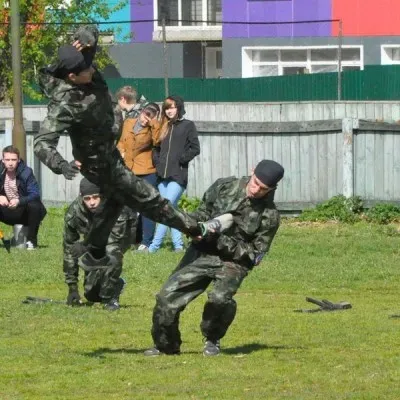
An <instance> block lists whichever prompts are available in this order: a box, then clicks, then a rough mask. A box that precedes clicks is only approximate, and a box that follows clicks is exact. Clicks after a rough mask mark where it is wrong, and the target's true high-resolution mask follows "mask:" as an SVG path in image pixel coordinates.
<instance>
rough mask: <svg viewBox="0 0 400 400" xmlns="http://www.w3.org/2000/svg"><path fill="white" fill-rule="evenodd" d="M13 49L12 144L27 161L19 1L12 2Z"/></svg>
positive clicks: (13, 0) (12, 0)
mask: <svg viewBox="0 0 400 400" xmlns="http://www.w3.org/2000/svg"><path fill="white" fill-rule="evenodd" d="M10 3H11V48H12V74H13V92H14V96H13V108H14V125H13V130H12V144H13V146H15V147H17V148H18V149H19V151H20V156H21V158H22V159H23V160H25V161H26V134H25V129H24V123H23V115H22V79H21V34H20V20H19V0H11V2H10Z"/></svg>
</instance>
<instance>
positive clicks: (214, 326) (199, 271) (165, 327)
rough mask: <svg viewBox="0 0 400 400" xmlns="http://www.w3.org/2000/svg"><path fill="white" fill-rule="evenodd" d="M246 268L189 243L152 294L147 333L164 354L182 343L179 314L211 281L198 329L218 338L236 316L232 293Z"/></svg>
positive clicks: (206, 335)
mask: <svg viewBox="0 0 400 400" xmlns="http://www.w3.org/2000/svg"><path fill="white" fill-rule="evenodd" d="M248 272H249V271H248V270H247V269H246V268H244V267H241V266H240V265H237V264H235V263H232V262H224V261H222V260H221V259H220V258H219V257H218V256H212V255H207V254H204V253H200V252H199V251H198V250H196V249H195V248H194V247H193V246H190V247H189V249H188V250H187V251H186V253H185V255H184V257H183V258H182V261H181V262H180V264H179V265H178V267H177V268H176V269H175V271H174V272H173V273H172V274H171V276H170V277H169V278H168V280H167V282H166V283H165V284H164V286H163V287H162V288H161V290H160V292H159V293H158V294H157V296H156V305H155V307H154V310H153V326H152V330H151V334H152V337H153V340H154V344H155V345H156V347H157V348H158V349H159V350H161V351H163V352H165V353H175V352H177V351H179V349H180V345H181V343H182V340H181V333H180V331H179V316H180V313H181V312H182V311H183V310H184V309H185V307H186V306H187V305H188V304H189V303H190V302H191V301H192V300H194V299H195V298H196V297H198V296H199V295H200V294H202V293H203V292H204V291H205V290H206V289H207V287H208V286H209V285H210V284H211V283H213V287H212V289H211V290H210V291H209V292H208V299H207V302H206V304H205V306H204V310H203V316H202V321H201V324H200V329H201V332H202V334H203V336H204V337H206V338H208V339H211V340H218V339H220V338H222V337H223V336H224V335H225V334H226V331H227V330H228V328H229V326H230V325H231V323H232V322H233V320H234V318H235V315H236V301H235V300H234V299H233V296H234V295H235V294H236V292H237V290H238V289H239V287H240V285H241V283H242V282H243V279H244V278H245V277H246V276H247V274H248Z"/></svg>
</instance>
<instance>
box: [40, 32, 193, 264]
mask: <svg viewBox="0 0 400 400" xmlns="http://www.w3.org/2000/svg"><path fill="white" fill-rule="evenodd" d="M98 36H99V32H98V30H97V28H96V27H93V26H87V27H82V28H80V29H79V30H78V31H77V32H76V34H75V35H74V42H73V44H71V45H63V46H61V47H60V48H59V50H58V59H57V62H55V63H54V64H52V65H51V66H48V67H45V68H42V69H41V70H40V73H39V84H40V88H41V89H42V91H43V93H44V94H45V95H46V96H47V97H48V98H49V104H48V113H47V116H46V118H45V119H44V121H43V123H42V124H41V127H40V130H39V132H38V133H37V134H36V135H35V139H34V151H35V155H36V156H37V157H38V158H39V159H40V161H42V162H43V163H44V164H45V165H46V166H47V167H49V168H50V169H51V170H52V171H53V172H54V173H55V174H62V175H64V177H65V178H66V179H73V178H74V177H75V176H76V175H77V174H78V172H79V169H78V165H77V164H79V166H80V172H81V173H82V175H83V176H84V177H86V178H87V179H89V181H91V182H93V183H96V184H97V185H98V186H99V187H100V188H101V190H102V192H103V194H104V197H105V198H107V202H106V206H105V207H104V209H103V211H102V212H101V213H99V214H98V215H97V214H95V215H94V216H93V221H92V223H91V225H90V229H89V231H88V233H87V235H86V237H85V240H84V242H83V243H80V245H79V246H78V245H76V246H75V250H76V252H78V250H79V251H80V253H81V254H82V256H81V257H80V258H79V264H80V265H81V266H83V265H86V266H93V265H107V263H108V262H109V260H108V258H107V256H106V254H105V247H106V244H107V240H108V237H109V234H110V232H111V229H112V227H113V226H114V224H115V221H116V220H117V218H118V216H119V215H120V212H121V210H122V208H123V206H124V205H127V206H128V207H130V208H132V210H134V211H139V212H141V213H142V214H143V215H145V216H147V217H149V218H150V219H151V220H153V221H156V222H161V223H163V224H166V225H168V226H171V227H173V228H176V229H178V230H180V231H182V232H184V233H185V234H188V235H192V236H195V235H196V233H197V231H198V226H197V223H196V221H194V220H193V219H192V218H189V217H188V216H187V215H186V214H184V213H182V212H180V211H178V210H176V209H175V208H174V207H173V206H172V204H171V203H170V202H169V201H168V200H166V199H164V198H162V197H161V196H160V194H159V192H158V191H157V190H156V189H154V188H153V187H152V186H151V185H150V184H148V183H147V182H145V181H144V180H142V179H140V178H138V177H136V176H135V175H134V174H133V173H132V172H131V171H130V170H129V169H128V168H127V167H126V166H125V164H124V162H123V160H122V158H121V156H120V153H119V151H118V149H117V147H116V139H117V138H118V137H119V136H120V129H121V123H122V113H121V110H119V109H118V107H114V104H113V102H112V99H111V96H110V94H109V90H108V87H107V84H106V82H105V80H104V79H103V77H102V75H101V74H100V72H99V71H98V70H97V69H96V67H95V66H94V65H93V64H92V61H93V58H94V56H95V53H96V46H97V41H98ZM65 132H66V133H67V134H68V135H69V137H70V139H71V144H72V154H73V158H74V160H72V161H70V162H68V161H67V160H65V159H64V158H63V156H62V155H61V154H60V153H59V152H58V150H57V144H58V141H59V138H60V136H61V135H62V134H64V133H65ZM78 248H80V249H78Z"/></svg>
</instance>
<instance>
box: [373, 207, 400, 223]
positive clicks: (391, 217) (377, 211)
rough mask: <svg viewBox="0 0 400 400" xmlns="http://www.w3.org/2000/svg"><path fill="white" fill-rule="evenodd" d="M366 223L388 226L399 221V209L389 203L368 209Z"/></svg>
mask: <svg viewBox="0 0 400 400" xmlns="http://www.w3.org/2000/svg"><path fill="white" fill-rule="evenodd" d="M365 216H366V217H367V221H370V222H375V223H378V224H389V223H390V222H394V221H398V220H400V208H399V207H397V206H395V205H394V204H390V203H379V204H376V205H375V206H373V207H372V208H370V209H369V210H368V211H367V212H366V213H365Z"/></svg>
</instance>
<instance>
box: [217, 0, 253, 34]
mask: <svg viewBox="0 0 400 400" xmlns="http://www.w3.org/2000/svg"><path fill="white" fill-rule="evenodd" d="M222 21H223V22H225V21H248V1H247V0H222ZM222 37H223V38H235V37H249V30H248V25H229V24H223V26H222Z"/></svg>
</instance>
